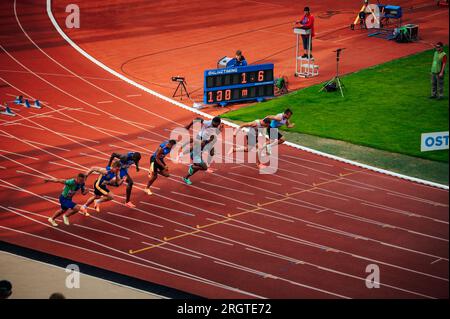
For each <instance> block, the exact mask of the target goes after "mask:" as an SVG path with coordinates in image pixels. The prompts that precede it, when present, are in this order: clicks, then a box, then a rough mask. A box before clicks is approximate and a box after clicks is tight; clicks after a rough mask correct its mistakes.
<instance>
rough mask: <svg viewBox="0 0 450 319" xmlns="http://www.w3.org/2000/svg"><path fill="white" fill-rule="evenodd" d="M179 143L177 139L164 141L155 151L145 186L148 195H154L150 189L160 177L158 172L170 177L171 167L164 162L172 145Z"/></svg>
mask: <svg viewBox="0 0 450 319" xmlns="http://www.w3.org/2000/svg"><path fill="white" fill-rule="evenodd" d="M175 144H177V141H176V140H168V141H164V142H162V143H161V144H160V145H159V147H158V148H157V149H156V151H155V152H154V153H153V155H152V157H151V158H150V170H149V172H148V177H149V180H148V183H147V186H146V187H145V188H144V192H146V193H147V194H148V195H152V191H151V190H150V186H152V185H153V183H154V182H155V181H156V179H157V178H158V174H161V175H162V176H164V177H169V176H170V175H169V167H168V166H167V165H166V162H164V158H165V157H166V156H167V155H168V154H169V153H170V152H171V151H172V147H173V146H174V145H175Z"/></svg>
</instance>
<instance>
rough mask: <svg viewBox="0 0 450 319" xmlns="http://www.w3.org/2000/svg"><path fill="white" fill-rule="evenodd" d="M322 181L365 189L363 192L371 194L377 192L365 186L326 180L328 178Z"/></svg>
mask: <svg viewBox="0 0 450 319" xmlns="http://www.w3.org/2000/svg"><path fill="white" fill-rule="evenodd" d="M320 179H321V180H323V181H326V182H330V184H333V183H336V184H341V185H345V186H350V187H355V188H359V189H363V190H365V191H369V192H374V191H375V190H374V189H373V188H367V187H364V186H359V185H354V184H348V183H344V182H341V181H338V180H329V179H326V178H320Z"/></svg>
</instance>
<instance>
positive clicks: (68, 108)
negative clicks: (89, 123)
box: [58, 105, 101, 116]
mask: <svg viewBox="0 0 450 319" xmlns="http://www.w3.org/2000/svg"><path fill="white" fill-rule="evenodd" d="M58 106H60V107H65V108H67V111H76V112H81V113H86V114H91V115H95V116H101V114H100V113H95V112H91V111H86V110H85V109H84V108H82V107H67V106H64V105H58Z"/></svg>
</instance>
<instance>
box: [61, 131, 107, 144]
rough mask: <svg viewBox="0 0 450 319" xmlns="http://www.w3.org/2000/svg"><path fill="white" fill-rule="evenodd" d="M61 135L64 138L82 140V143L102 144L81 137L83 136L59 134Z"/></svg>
mask: <svg viewBox="0 0 450 319" xmlns="http://www.w3.org/2000/svg"><path fill="white" fill-rule="evenodd" d="M59 134H61V135H62V136H66V137H70V138H73V139H78V140H81V141H86V142H91V143H96V144H100V142H99V141H95V140H91V139H89V138H85V137H81V136H76V135H72V134H67V133H59Z"/></svg>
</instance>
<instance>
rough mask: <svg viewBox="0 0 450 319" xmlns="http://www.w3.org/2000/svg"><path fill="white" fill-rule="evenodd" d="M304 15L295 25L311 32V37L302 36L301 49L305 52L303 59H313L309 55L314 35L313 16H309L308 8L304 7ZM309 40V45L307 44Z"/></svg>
mask: <svg viewBox="0 0 450 319" xmlns="http://www.w3.org/2000/svg"><path fill="white" fill-rule="evenodd" d="M304 13H305V15H304V16H303V18H302V19H301V20H300V21H296V22H295V24H296V25H299V24H300V25H301V28H303V29H309V30H311V37H310V36H309V35H306V34H302V41H303V49H304V50H305V54H304V55H303V58H308V56H309V57H311V58H312V57H313V56H312V54H311V52H312V48H313V45H312V38H313V37H314V36H315V35H316V34H315V32H314V16H313V15H312V14H311V11H310V9H309V7H305V9H304ZM310 39H311V43H309V41H310Z"/></svg>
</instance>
